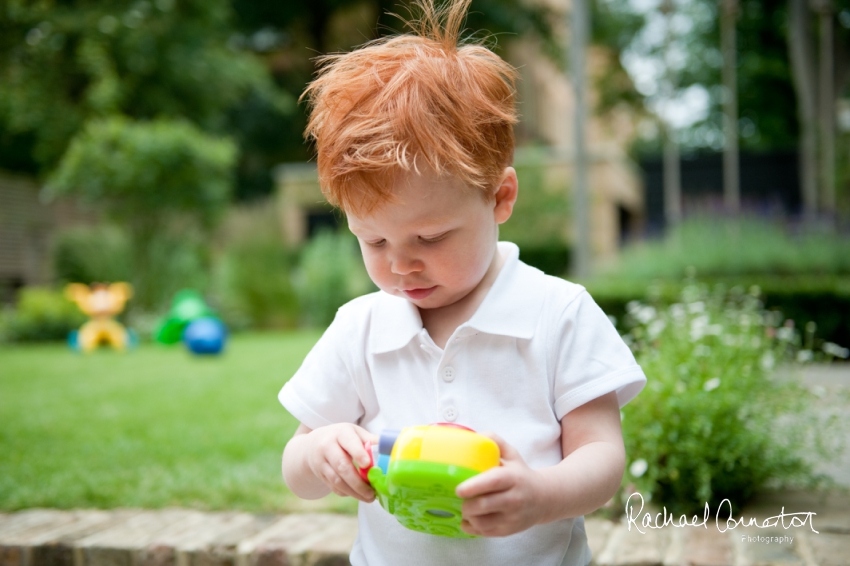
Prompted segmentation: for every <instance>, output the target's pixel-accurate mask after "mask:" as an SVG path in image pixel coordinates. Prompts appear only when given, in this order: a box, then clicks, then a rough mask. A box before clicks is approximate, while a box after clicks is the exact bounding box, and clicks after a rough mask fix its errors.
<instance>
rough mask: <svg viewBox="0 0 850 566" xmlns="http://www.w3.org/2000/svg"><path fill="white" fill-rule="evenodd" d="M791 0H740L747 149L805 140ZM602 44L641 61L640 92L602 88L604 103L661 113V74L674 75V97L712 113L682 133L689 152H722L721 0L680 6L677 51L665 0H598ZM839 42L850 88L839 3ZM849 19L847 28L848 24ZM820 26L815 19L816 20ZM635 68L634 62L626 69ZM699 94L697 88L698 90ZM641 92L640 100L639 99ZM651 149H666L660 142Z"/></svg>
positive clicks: (841, 81)
mask: <svg viewBox="0 0 850 566" xmlns="http://www.w3.org/2000/svg"><path fill="white" fill-rule="evenodd" d="M787 3H788V2H787V0H740V2H739V6H740V8H739V15H738V19H737V25H736V32H737V49H738V56H737V61H738V67H737V78H738V107H739V134H740V147H741V149H742V150H751V151H773V150H787V149H790V148H794V147H795V146H796V143H797V139H798V136H799V124H798V114H797V106H796V104H797V102H796V95H795V92H794V87H793V82H792V70H791V64H790V60H789V48H788V25H789V24H788V10H787ZM594 5H595V8H594V19H593V26H594V30H593V37H594V41H595V42H597V43H598V44H600V45H604V46H606V47H608V48H610V49H612V50H614V51H616V52H617V53H618V54H619V56H620V59H621V60H626V61H628V60H629V58H632V60H634V59H635V58H636V57H639V58H640V59H641V61H640V64H639V65H631V68H630V72H631V75H632V78H633V79H634V81H635V84H636V86H637V89H636V90H630V89H627V88H622V85H620V88H619V89H617V88H611V85H609V84H602V85H601V91H602V92H601V94H602V102H603V106H605V105H607V106H608V107H610V106H612V105H615V104H617V103H618V102H622V101H627V102H630V103H632V104H635V106H636V107H637V108H643V107H648V108H649V109H651V110H654V109H656V108H657V103H658V101H659V99H660V98H661V93H659V91H658V89H659V87H660V80H659V79H660V77H662V76H663V75H665V74H667V73H669V75H671V78H672V80H673V82H674V83H675V89H674V91H675V92H674V96H679V97H681V96H682V95H683V94H684V93H685V92H686V91H688V89H694V88H696V89H697V90H700V91H702V92H703V93H704V94H705V96H706V98H707V105H706V106H707V111H706V112H705V114H704V116H699V117H698V119H695V120H693V121H692V122H691V123H690V124H689V125H688V126H687V127H685V128H684V130H683V131H682V132H681V140H680V141H681V142H682V145H683V147H684V149H686V150H688V149H691V150H701V149H708V150H717V149H719V148H720V147H722V143H723V137H722V131H723V127H722V124H723V119H722V104H723V90H722V88H721V87H720V84H721V76H720V75H721V65H722V55H721V52H720V18H719V13H718V7H719V4H718V2H717V0H675V1H673V2H672V7H673V12H672V14H673V15H672V17H671V29H672V33H671V37H670V40H669V49H668V46H667V44H665V41H664V37H663V35H664V31H663V28H664V25H665V24H664V18H665V16H664V15H663V14H662V13H661V11H660V6H661V3H660V2H650V3H644V6H643V8H642V9H640V10H638V9H636V8H635V6H636V5H637V4H635V3H632V2H628V3H626V2H618V1H616V0H596V1H595V3H594ZM834 5H835V13H836V14H837V17H836V18H835V20H836V23H835V32H836V34H835V37H836V47H835V53H836V80H837V82H836V85H837V86H839V85H843V86H839V88H838V92H837V93H836V94H840V92H841V91H842V90H843V89H846V88H847V75H848V73H847V65H848V62H850V60H848V57H847V56H846V52H847V45H848V44H850V2H848V0H836V2H834ZM845 21H846V22H848V25H845V24H844V23H842V22H845ZM812 25H813V29H814V20H813V21H812ZM626 66H627V67H629V65H626ZM692 92H695V91H692ZM636 95H637V96H636ZM648 149H652V150H654V151H660V138H655V139H654V141H653V142H652V143H651V144H650V145H649V146H648Z"/></svg>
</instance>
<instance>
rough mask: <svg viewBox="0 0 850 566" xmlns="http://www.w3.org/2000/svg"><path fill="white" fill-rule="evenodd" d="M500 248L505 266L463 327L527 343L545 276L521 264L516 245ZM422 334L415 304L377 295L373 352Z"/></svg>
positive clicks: (393, 347) (371, 338)
mask: <svg viewBox="0 0 850 566" xmlns="http://www.w3.org/2000/svg"><path fill="white" fill-rule="evenodd" d="M498 246H499V252H500V253H502V254H504V255H505V263H504V265H502V269H501V270H500V271H499V274H498V275H497V276H496V280H495V281H494V282H493V286H492V287H490V290H489V291H488V292H487V296H486V297H484V300H483V301H482V302H481V304H480V305H479V306H478V310H476V311H475V314H474V315H472V318H471V319H469V321H467V322H466V323H464V324H463V325H461V326H468V327H471V328H474V329H475V330H478V331H479V332H486V333H488V334H499V335H502V336H513V337H516V338H521V339H525V340H528V339H530V338H531V337H532V336H534V330H535V328H536V327H537V322H538V319H539V317H540V310H541V308H542V307H543V299H544V297H543V294H542V293H540V292H539V290H537V289H534V287H535V285H534V281H533V280H534V279H535V278H536V277H537V276H540V275H542V273H541V272H540V271H539V270H537V269H535V268H533V267H530V266H528V265H526V264H524V263H522V262H520V261H519V248H518V247H517V246H516V245H515V244H512V243H510V242H499V243H498ZM538 289H539V287H538ZM421 331H422V318H421V317H420V316H419V310H418V309H417V308H416V306H415V305H414V304H413V303H411V302H410V301H408V300H406V299H403V298H401V297H394V296H392V295H389V294H387V293H384V292H383V291H381V292H379V293H378V300H377V301H376V304H375V307H374V309H373V311H372V320H371V328H370V332H369V351H370V352H371V353H373V354H380V353H385V352H391V351H393V350H398V349H400V348H403V347H404V346H406V345H407V344H408V342H410V341H411V340H412V339H413V338H414V337H415V336H416V335H417V334H419V333H420V332H421Z"/></svg>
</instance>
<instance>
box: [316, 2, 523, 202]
mask: <svg viewBox="0 0 850 566" xmlns="http://www.w3.org/2000/svg"><path fill="white" fill-rule="evenodd" d="M470 1H471V0H449V2H448V4H447V5H446V6H445V7H443V8H442V9H438V8H436V7H435V6H434V0H415V6H416V7H418V8H419V9H420V10H421V11H422V18H421V19H420V20H417V21H412V22H407V25H408V27H410V28H411V29H412V30H413V32H414V33H412V34H404V35H399V36H395V37H390V38H383V39H379V40H376V41H373V42H371V43H368V44H366V45H365V46H363V47H362V48H360V49H357V50H355V51H352V52H350V53H343V54H335V55H327V56H324V57H322V58H320V59H319V66H320V69H319V71H318V74H317V78H316V79H315V80H314V81H313V82H312V83H310V84H309V85H308V87H307V89H306V90H305V92H304V94H303V95H302V98H305V97H306V98H307V100H308V103H309V106H310V119H309V122H308V124H307V130H306V136H307V137H308V138H313V139H314V140H315V144H316V148H317V151H318V156H317V160H318V168H319V182H320V184H321V187H322V192H323V193H324V194H325V197H326V198H327V199H328V201H329V202H330V203H331V204H333V205H335V206H338V207H340V208H342V210H343V211H345V212H353V213H361V214H363V213H369V212H370V211H372V210H373V209H374V208H376V207H377V206H380V205H381V204H382V203H384V202H387V201H388V200H390V199H391V198H392V184H393V181H394V180H395V178H396V176H397V174H398V173H400V172H410V171H415V172H416V173H420V172H421V168H422V166H423V165H426V166H427V167H428V168H430V169H431V170H432V171H434V172H435V173H436V174H438V175H452V176H456V177H458V178H460V179H461V180H462V181H463V182H464V184H465V185H466V186H468V187H470V188H471V189H477V190H479V191H481V192H482V193H483V194H484V195H485V196H487V197H488V198H489V196H490V195H492V193H493V190H494V189H495V185H496V183H497V182H498V181H499V180H500V178H501V176H502V174H503V172H504V169H505V167H508V166H509V165H510V164H511V162H512V160H513V150H514V134H513V125H514V124H515V123H516V122H517V114H516V109H515V99H516V88H515V83H516V77H517V73H516V70H515V69H514V68H513V67H512V66H511V65H509V64H508V63H506V62H505V61H504V60H502V59H501V58H500V57H499V56H498V55H496V54H495V53H493V52H492V51H490V50H489V49H487V48H486V47H484V46H482V45H480V44H478V43H462V42H460V41H459V35H460V28H461V25H462V24H463V21H464V18H465V15H466V11H467V9H468V7H469V3H470Z"/></svg>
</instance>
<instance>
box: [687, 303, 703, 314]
mask: <svg viewBox="0 0 850 566" xmlns="http://www.w3.org/2000/svg"><path fill="white" fill-rule="evenodd" d="M688 310H689V311H691V312H705V303H704V302H702V301H697V302H695V303H691V304H689V305H688Z"/></svg>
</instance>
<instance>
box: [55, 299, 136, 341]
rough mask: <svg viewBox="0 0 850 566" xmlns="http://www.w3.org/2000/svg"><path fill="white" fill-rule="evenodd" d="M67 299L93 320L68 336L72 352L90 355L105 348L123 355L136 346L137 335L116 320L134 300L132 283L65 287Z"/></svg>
mask: <svg viewBox="0 0 850 566" xmlns="http://www.w3.org/2000/svg"><path fill="white" fill-rule="evenodd" d="M65 295H66V296H67V297H68V298H69V299H71V300H72V301H74V302H75V303H77V306H78V307H80V310H81V311H83V313H85V314H86V315H88V316H89V317H91V320H89V321H88V322H86V323H85V324H83V325H82V326H81V327H80V329H79V330H77V331H74V332H71V333H70V335H69V336H68V344H69V345H70V346H71V347H72V348H74V349H77V350H81V351H83V352H86V353H89V352H91V351H92V350H94V349H95V348H97V347H98V346H99V345H101V344H106V345H108V346H112V347H113V348H115V349H116V350H120V351H124V350H126V349H127V348H128V347H129V346H131V345H132V343H133V334H132V333H131V332H130V331H128V330H127V329H126V328H125V327H124V325H123V324H121V323H120V322H118V321H117V320H115V318H114V317H115V316H116V315H117V314H119V313H120V312H121V311H123V310H124V305H125V304H126V303H127V301H128V300H129V299H130V297H132V296H133V287H132V286H131V285H130V284H129V283H112V284H111V285H106V284H103V283H93V284H92V285H91V286H89V285H83V284H82V283H71V284H69V285H68V286H67V287H65Z"/></svg>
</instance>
